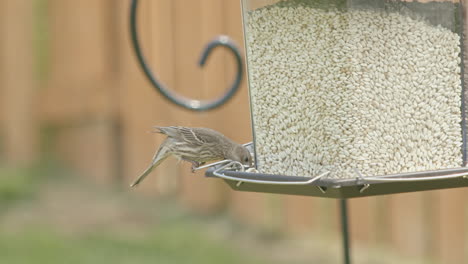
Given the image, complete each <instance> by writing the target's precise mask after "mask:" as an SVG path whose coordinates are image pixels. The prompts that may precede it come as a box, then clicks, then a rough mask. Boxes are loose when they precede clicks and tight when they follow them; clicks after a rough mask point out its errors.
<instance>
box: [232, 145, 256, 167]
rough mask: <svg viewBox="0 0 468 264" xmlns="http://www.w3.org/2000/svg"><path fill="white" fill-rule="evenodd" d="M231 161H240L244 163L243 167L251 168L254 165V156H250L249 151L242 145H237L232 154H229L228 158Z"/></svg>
mask: <svg viewBox="0 0 468 264" xmlns="http://www.w3.org/2000/svg"><path fill="white" fill-rule="evenodd" d="M226 158H228V159H230V160H234V161H238V162H240V163H242V164H243V165H247V166H249V167H251V166H252V165H253V164H252V155H250V152H249V150H248V149H247V148H246V147H244V146H242V145H237V146H235V147H234V148H233V149H232V151H231V153H228V155H227V157H226Z"/></svg>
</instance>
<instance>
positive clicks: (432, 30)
mask: <svg viewBox="0 0 468 264" xmlns="http://www.w3.org/2000/svg"><path fill="white" fill-rule="evenodd" d="M241 2H242V7H243V8H242V10H243V20H244V23H243V25H244V37H245V46H246V51H247V56H246V58H247V65H248V79H249V82H248V83H249V94H250V103H251V116H252V128H253V132H254V133H253V135H254V142H253V143H254V149H255V160H256V163H255V165H256V169H257V170H258V172H259V173H252V172H246V171H236V170H226V169H221V170H220V169H219V168H218V169H212V170H209V171H208V172H207V175H208V176H214V177H220V178H223V179H225V180H226V182H227V183H228V184H229V185H230V186H231V187H232V188H234V189H236V190H240V191H257V192H270V193H283V194H296V195H308V196H322V197H332V198H341V199H344V198H352V197H363V196H371V195H381V194H391V193H400V192H411V191H423V190H433V189H443V188H454V187H464V186H468V181H466V179H467V178H468V168H467V167H466V163H467V139H466V129H467V128H466V109H465V108H466V107H465V106H466V96H465V85H466V80H465V78H464V68H465V67H464V66H465V65H464V64H465V60H464V58H465V54H464V51H465V45H466V43H465V39H464V37H463V36H464V34H463V33H464V32H465V28H464V27H465V16H464V15H463V14H464V9H465V6H466V4H467V3H466V2H467V1H459V2H458V1H451V0H450V1H449V0H447V1H443V0H442V1H431V2H428V1H411V2H410V1H386V0H377V1H375V0H374V1H370V0H369V1H367V0H364V1H353V0H332V1H319V0H308V1H305V0H284V1H264V0H242V1H241ZM409 29H411V30H409ZM324 173H326V175H323V174H324ZM248 181H250V182H251V183H254V184H242V185H239V184H236V183H238V182H248ZM255 182H256V183H257V184H255ZM258 183H261V184H258ZM314 186H318V188H316V187H314Z"/></svg>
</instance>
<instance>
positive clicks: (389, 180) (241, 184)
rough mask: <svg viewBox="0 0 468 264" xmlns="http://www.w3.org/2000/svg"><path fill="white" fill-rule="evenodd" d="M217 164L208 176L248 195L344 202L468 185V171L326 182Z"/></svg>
mask: <svg viewBox="0 0 468 264" xmlns="http://www.w3.org/2000/svg"><path fill="white" fill-rule="evenodd" d="M219 164H223V165H219ZM213 165H217V166H215V167H213V168H210V169H208V170H207V171H206V176H207V177H214V178H221V179H223V180H224V181H225V182H226V183H227V184H228V185H229V186H230V187H231V188H232V189H233V190H236V191H248V192H263V193H277V194H292V195H305V196H317V197H328V198H339V199H344V198H354V197H365V196H373V195H383V194H394V193H404V192H415V191H426V190H435V189H446V188H456V187H467V186H468V168H456V169H445V170H437V171H424V172H413V173H401V174H392V175H385V176H379V177H363V176H362V175H361V174H360V173H359V172H358V171H356V178H355V179H322V177H324V176H326V175H327V174H328V173H322V174H321V175H317V176H315V177H311V178H309V177H300V176H284V175H272V174H262V173H252V172H246V171H243V168H242V169H241V170H238V169H237V170H236V169H234V168H233V166H232V165H233V162H229V161H222V162H218V163H216V164H211V166H213ZM208 166H209V165H208ZM208 166H204V167H208ZM238 167H239V166H238Z"/></svg>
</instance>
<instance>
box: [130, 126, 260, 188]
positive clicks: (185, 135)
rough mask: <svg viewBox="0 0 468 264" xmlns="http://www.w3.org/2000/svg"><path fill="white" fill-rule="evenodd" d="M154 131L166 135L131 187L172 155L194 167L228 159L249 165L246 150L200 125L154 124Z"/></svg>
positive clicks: (250, 163) (250, 160)
mask: <svg viewBox="0 0 468 264" xmlns="http://www.w3.org/2000/svg"><path fill="white" fill-rule="evenodd" d="M155 128H156V129H157V131H154V132H157V133H161V134H164V135H166V136H167V138H166V139H165V140H164V141H163V143H162V144H161V146H160V147H159V149H158V151H156V154H155V155H154V157H153V161H152V162H151V165H150V166H149V167H148V168H147V169H146V170H145V171H144V172H143V173H142V174H141V175H140V176H139V177H138V178H137V179H136V180H135V182H133V183H132V184H131V185H130V186H131V187H133V186H136V185H138V184H139V183H140V182H141V181H142V180H143V179H144V178H145V177H146V176H148V174H149V173H150V172H151V171H152V170H153V169H154V168H156V167H157V166H158V165H159V164H161V162H163V161H164V160H165V159H166V158H168V157H169V156H171V155H173V156H175V157H177V158H179V159H181V160H184V161H188V162H190V163H192V172H193V171H194V169H195V168H196V167H199V166H200V165H202V164H204V163H205V162H208V161H215V160H224V159H229V160H233V161H238V162H240V163H242V164H244V165H248V166H251V165H252V156H251V155H250V152H249V150H248V149H247V148H246V147H244V146H242V145H240V144H237V143H236V142H234V141H232V140H231V139H229V138H227V137H225V136H224V135H223V134H221V133H219V132H217V131H215V130H213V129H209V128H203V127H178V126H170V127H155Z"/></svg>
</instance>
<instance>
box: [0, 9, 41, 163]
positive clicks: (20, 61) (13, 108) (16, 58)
mask: <svg viewBox="0 0 468 264" xmlns="http://www.w3.org/2000/svg"><path fill="white" fill-rule="evenodd" d="M2 9H3V11H2V13H3V16H2V17H1V18H0V19H1V23H0V25H1V26H2V34H3V35H2V36H3V41H2V45H1V46H0V48H1V50H0V55H1V58H2V59H1V60H0V61H1V62H0V64H1V65H2V66H1V69H2V80H0V82H1V85H0V86H2V94H1V98H0V100H1V109H0V112H3V124H2V129H1V130H2V131H1V132H0V133H1V134H3V136H4V142H3V145H4V148H5V155H6V160H7V162H10V163H12V164H16V165H27V164H30V163H31V162H33V161H34V160H35V159H36V158H37V155H38V152H37V151H38V150H37V148H38V132H39V131H38V123H37V120H36V116H35V110H36V103H37V101H36V92H37V83H36V82H35V75H34V69H33V68H34V53H33V50H34V49H33V43H34V42H33V6H32V5H31V3H30V1H28V0H18V1H4V2H3V3H2Z"/></svg>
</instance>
